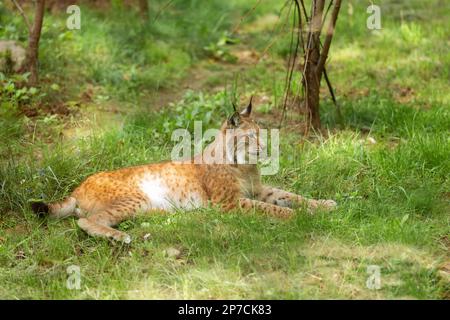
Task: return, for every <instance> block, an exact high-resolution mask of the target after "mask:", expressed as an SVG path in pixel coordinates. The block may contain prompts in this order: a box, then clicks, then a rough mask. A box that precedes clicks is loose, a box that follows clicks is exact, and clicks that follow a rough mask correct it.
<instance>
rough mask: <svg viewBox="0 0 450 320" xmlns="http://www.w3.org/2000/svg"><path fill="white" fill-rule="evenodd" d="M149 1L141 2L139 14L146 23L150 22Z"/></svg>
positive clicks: (141, 0) (140, 0) (143, 0)
mask: <svg viewBox="0 0 450 320" xmlns="http://www.w3.org/2000/svg"><path fill="white" fill-rule="evenodd" d="M148 11H149V8H148V0H139V12H140V14H141V17H142V19H143V20H144V21H148V18H149V16H148Z"/></svg>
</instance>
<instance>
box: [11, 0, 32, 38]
mask: <svg viewBox="0 0 450 320" xmlns="http://www.w3.org/2000/svg"><path fill="white" fill-rule="evenodd" d="M11 1H12V2H13V3H14V5H15V6H16V8H17V10H19V12H20V15H21V16H22V17H23V20H25V24H26V25H27V28H28V32H29V33H31V23H30V20H28V17H27V15H26V14H25V12H24V11H23V9H22V7H21V6H20V4H19V3H18V2H17V1H16V0H11Z"/></svg>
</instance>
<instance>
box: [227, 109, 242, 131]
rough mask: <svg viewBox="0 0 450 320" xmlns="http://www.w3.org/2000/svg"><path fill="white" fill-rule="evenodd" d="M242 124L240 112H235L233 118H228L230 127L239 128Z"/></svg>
mask: <svg viewBox="0 0 450 320" xmlns="http://www.w3.org/2000/svg"><path fill="white" fill-rule="evenodd" d="M240 124H241V116H240V114H239V113H238V112H234V113H233V114H232V115H231V117H229V118H228V126H230V127H233V128H237V127H239V125H240Z"/></svg>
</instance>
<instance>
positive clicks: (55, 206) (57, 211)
mask: <svg viewBox="0 0 450 320" xmlns="http://www.w3.org/2000/svg"><path fill="white" fill-rule="evenodd" d="M76 207H77V200H76V199H75V198H74V197H68V198H66V199H64V200H62V201H58V202H53V203H48V204H47V203H45V202H43V201H33V202H31V209H32V210H33V212H34V213H36V214H38V215H45V214H48V215H49V216H50V217H52V218H64V217H69V216H74V215H76V213H75V211H76Z"/></svg>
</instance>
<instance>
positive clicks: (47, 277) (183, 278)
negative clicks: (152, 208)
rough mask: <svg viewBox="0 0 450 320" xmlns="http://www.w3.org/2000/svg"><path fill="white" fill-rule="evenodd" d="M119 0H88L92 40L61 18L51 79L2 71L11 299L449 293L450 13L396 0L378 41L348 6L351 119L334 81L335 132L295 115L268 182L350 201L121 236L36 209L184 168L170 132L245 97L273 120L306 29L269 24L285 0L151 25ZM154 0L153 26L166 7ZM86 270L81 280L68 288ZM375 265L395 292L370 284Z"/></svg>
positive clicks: (183, 14)
mask: <svg viewBox="0 0 450 320" xmlns="http://www.w3.org/2000/svg"><path fill="white" fill-rule="evenodd" d="M114 3H116V6H119V7H116V8H114V9H113V10H110V9H107V10H106V9H105V8H97V9H95V8H91V7H87V6H82V13H83V18H82V19H83V20H82V28H81V30H80V31H67V30H66V29H65V28H64V24H65V18H66V14H65V13H64V11H61V12H58V11H56V12H53V13H51V14H47V16H46V20H45V24H44V33H43V38H42V41H41V70H42V71H41V79H42V81H41V86H40V87H39V88H36V89H27V90H25V91H24V90H22V91H21V89H18V87H17V84H18V83H20V81H21V79H20V78H17V77H12V76H7V75H0V76H1V78H0V81H1V83H2V87H1V91H0V98H1V108H0V113H1V115H0V137H1V140H0V141H2V143H1V144H0V163H1V167H0V283H1V285H0V297H1V298H8V299H43V298H50V299H66V298H69V299H74V298H83V299H118V298H122V299H123V298H169V299H170V298H255V299H257V298H274V299H279V298H287V299H298V298H300V299H310V298H332V299H334V298H352V299H361V298H388V299H398V298H415V299H444V298H449V294H450V286H449V276H448V272H449V269H450V266H449V246H450V240H449V236H450V224H449V222H450V221H449V191H450V190H449V181H448V173H449V170H450V168H449V161H448V155H449V154H450V143H449V138H448V137H449V136H448V129H449V128H450V118H449V108H448V106H449V102H450V101H449V92H450V90H449V85H448V79H449V66H450V61H449V58H450V56H449V54H448V45H449V43H448V39H449V30H448V28H445V22H446V19H447V18H446V17H448V14H449V13H450V12H449V6H448V4H446V3H445V2H444V1H438V0H434V1H428V2H427V3H426V4H423V3H422V2H421V1H393V0H391V1H384V2H383V4H382V5H381V10H382V12H381V13H382V28H383V29H382V30H380V31H377V32H373V31H369V30H367V28H366V23H365V21H366V18H367V16H368V14H367V13H366V7H367V5H368V4H367V5H366V4H363V3H361V2H360V1H348V2H346V3H345V5H344V6H343V8H342V14H341V16H340V17H339V21H338V30H337V34H336V36H335V39H334V40H333V44H332V49H331V55H330V61H329V67H328V69H329V74H330V77H331V79H332V82H333V84H334V86H335V87H336V90H337V95H338V99H339V102H340V104H341V107H342V111H343V115H344V117H343V123H342V124H339V125H338V124H337V120H336V116H335V111H334V106H333V105H332V103H331V102H330V101H329V98H328V97H327V92H326V90H324V91H323V99H322V119H323V122H324V125H325V127H326V128H327V132H325V133H326V134H324V135H322V136H316V137H311V138H310V139H303V138H302V137H301V136H300V135H299V131H300V130H299V129H298V126H297V125H296V123H295V122H294V120H293V119H294V114H290V115H289V117H288V121H287V122H286V127H285V128H284V129H283V130H282V132H281V137H282V141H281V142H282V143H281V159H280V166H281V169H280V172H279V173H278V174H277V175H276V176H270V177H265V178H264V179H265V180H266V182H268V183H271V184H273V185H277V186H280V187H283V188H285V189H287V190H291V191H294V192H297V193H300V194H303V195H306V196H311V197H318V198H319V197H320V198H331V199H335V200H336V201H337V202H338V203H339V208H338V209H337V210H336V211H335V212H333V213H318V214H316V215H314V216H309V215H307V214H306V213H305V212H303V211H301V210H299V211H298V212H297V213H296V216H295V218H294V219H293V220H292V221H289V222H282V221H277V220H273V219H268V218H264V217H261V216H259V215H258V214H254V215H242V214H240V213H239V212H235V213H233V214H227V215H223V214H220V213H219V212H217V211H215V210H213V209H205V210H198V211H195V212H178V213H176V214H171V215H166V214H155V215H152V216H147V217H139V218H137V219H136V220H133V221H127V222H124V223H122V224H121V225H120V226H119V229H121V230H126V231H127V232H128V233H129V234H131V235H132V237H133V238H134V241H133V242H132V244H131V245H130V246H120V245H113V244H111V243H109V242H108V241H106V240H101V239H94V238H90V237H88V236H87V235H86V234H84V233H83V232H82V231H81V230H79V228H78V227H77V225H76V221H75V220H74V219H66V220H61V221H53V220H41V219H38V218H37V217H35V216H34V215H33V214H32V213H31V212H30V210H29V208H28V205H27V202H28V200H29V199H32V198H41V197H42V198H44V199H46V200H48V201H51V200H56V199H60V198H62V197H64V196H65V195H67V194H68V193H69V192H70V191H71V190H72V189H73V188H74V187H75V186H76V185H77V184H79V183H80V182H81V181H82V180H83V179H84V178H85V177H87V176H88V175H90V174H92V173H94V172H97V171H99V170H106V169H113V168H119V167H122V166H127V165H134V164H141V163H147V162H152V161H158V160H161V159H167V158H168V157H169V155H170V150H171V147H172V145H173V144H172V142H171V141H170V133H171V131H172V130H173V129H175V128H177V127H190V126H191V125H192V121H193V120H202V121H203V122H204V125H205V126H206V127H215V126H217V124H218V123H219V122H220V121H221V120H222V119H223V117H224V116H225V115H226V114H227V112H229V109H230V106H229V101H230V98H231V96H233V95H236V96H238V97H240V98H241V99H242V101H244V100H246V99H247V98H248V97H249V96H250V95H251V94H255V97H256V105H257V114H258V116H259V118H260V120H261V123H262V124H264V125H265V126H268V127H274V126H275V125H276V124H277V123H278V122H277V121H274V119H278V118H279V115H280V109H279V107H277V105H279V101H280V97H281V95H282V92H283V84H284V83H283V80H284V73H283V72H284V71H285V62H284V61H285V58H286V56H285V55H286V52H287V51H288V48H289V44H288V43H289V36H288V35H285V36H276V34H277V33H276V32H275V33H274V32H272V30H273V29H274V27H276V24H275V22H276V19H275V17H276V15H277V14H278V12H279V10H280V9H281V5H280V4H279V3H278V1H262V2H261V3H260V4H259V5H258V6H256V8H255V9H254V10H253V9H252V8H253V6H254V4H255V3H256V1H255V3H253V2H250V1H237V0H236V1H208V2H207V4H206V3H205V2H203V1H202V2H200V1H189V2H188V1H174V2H173V4H172V6H170V7H168V8H165V9H164V10H163V11H162V12H163V13H162V14H161V15H159V16H158V19H157V20H156V22H155V21H154V20H151V21H150V22H148V23H147V24H145V23H143V22H142V21H141V20H140V19H139V18H138V15H137V13H136V12H135V11H133V10H132V9H130V8H128V9H124V8H121V7H120V4H118V3H120V2H119V1H115V2H114ZM152 4H154V5H155V7H154V8H153V9H152V10H154V11H153V13H152V18H154V17H155V15H156V13H155V12H159V11H158V10H160V9H162V8H164V6H165V4H166V3H165V2H163V1H152ZM247 13H248V14H247ZM241 17H245V19H244V20H242V21H241ZM0 18H1V21H2V23H1V26H0V38H13V39H18V40H25V37H26V33H25V31H24V28H23V23H22V21H21V19H20V17H19V16H18V15H15V16H14V15H12V14H11V13H10V11H9V9H8V8H6V7H1V6H0ZM192 21H195V22H196V23H192ZM233 30H235V31H238V32H237V34H235V35H230V34H231V33H230V32H231V31H233ZM275 30H278V29H277V28H275ZM274 34H275V36H274ZM224 39H228V40H233V41H234V40H237V41H238V43H236V44H234V45H223V44H222V43H223V40H224ZM273 39H276V40H277V41H275V42H274V44H273V45H272V46H271V47H270V49H269V50H268V51H267V53H268V54H267V55H266V56H265V57H264V59H261V60H259V62H258V58H259V57H261V56H262V54H263V52H264V51H265V49H266V48H267V46H268V44H269V43H271V42H272V41H273ZM42 110H43V111H42ZM71 265H76V266H79V267H80V272H81V288H80V290H70V289H68V288H67V286H66V280H67V279H68V277H69V274H68V273H67V268H68V267H69V266H71ZM370 265H377V266H379V267H380V272H381V289H379V290H371V289H368V288H367V286H366V281H367V279H368V277H369V274H368V273H367V267H368V266H370Z"/></svg>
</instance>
